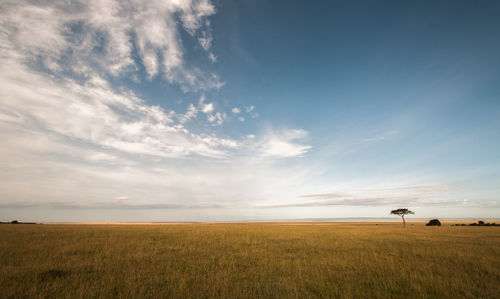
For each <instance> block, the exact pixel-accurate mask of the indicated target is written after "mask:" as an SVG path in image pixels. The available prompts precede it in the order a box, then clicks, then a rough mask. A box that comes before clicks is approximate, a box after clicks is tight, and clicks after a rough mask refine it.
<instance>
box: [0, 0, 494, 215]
mask: <svg viewBox="0 0 500 299" xmlns="http://www.w3.org/2000/svg"><path fill="white" fill-rule="evenodd" d="M0 8H1V9H0V10H1V13H0V19H1V21H2V22H1V23H0V28H1V31H0V33H1V34H0V44H1V47H0V59H1V62H2V63H1V65H0V76H1V80H0V101H1V103H2V105H1V107H0V135H1V136H0V138H1V140H2V144H3V146H2V147H1V148H0V169H1V172H0V206H1V209H0V218H2V220H4V221H5V220H12V219H14V218H16V219H17V218H18V219H19V220H25V221H180V220H183V221H190V220H207V221H214V220H220V221H237V220H269V219H275V220H279V219H301V218H335V217H386V216H388V212H389V211H390V210H391V209H395V208H400V207H407V208H410V209H412V210H414V211H415V212H416V214H415V216H414V217H419V218H427V217H441V218H463V217H475V218H498V217H499V215H500V213H499V212H500V198H499V194H500V155H499V154H498V153H499V152H500V98H499V95H500V35H499V34H498V32H500V21H499V20H498V15H499V13H500V4H498V3H497V2H496V1H476V2H471V1H418V2H415V3H407V2H406V3H405V2H401V1H381V2H377V1H355V2H336V1H314V3H305V2H303V1H223V0H221V1H209V0H178V1H173V0H172V1H149V2H147V3H142V2H141V1H112V0H102V1H96V2H87V1H82V2H78V1H74V2H71V3H66V1H47V2H45V1H41V2H36V3H32V2H30V1H6V2H3V3H2V4H1V5H0ZM11 218H12V219H11Z"/></svg>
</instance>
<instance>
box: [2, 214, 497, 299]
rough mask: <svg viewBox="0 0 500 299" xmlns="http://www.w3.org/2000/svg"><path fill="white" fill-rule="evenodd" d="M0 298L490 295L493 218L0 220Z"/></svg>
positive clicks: (494, 293) (493, 268)
mask: <svg viewBox="0 0 500 299" xmlns="http://www.w3.org/2000/svg"><path fill="white" fill-rule="evenodd" d="M0 266H1V267H0V297H2V298H9V297H66V298H78V297H135V298H138V297H141V298H142V297H176V298H198V297H204V298H213V297H223V298H234V297H238V298H241V297H248V298H255V297H259V298H289V297H293V298H306V297H322V298H360V297H362V298H388V297H405V298H406V297H413V298H417V297H421V298H428V297H439V298H442V297H446V298H461V297H470V298H472V297H476V298H499V296H500V228H499V227H451V226H445V227H425V226H424V225H423V224H422V223H419V224H414V225H409V226H407V228H406V229H405V230H403V229H402V227H401V226H400V225H399V224H396V223H393V224H383V225H374V224H368V223H366V224H360V223H358V224H355V223H351V224H348V223H327V224H326V223H311V224H307V225H304V223H296V224H295V223H249V224H178V225H0Z"/></svg>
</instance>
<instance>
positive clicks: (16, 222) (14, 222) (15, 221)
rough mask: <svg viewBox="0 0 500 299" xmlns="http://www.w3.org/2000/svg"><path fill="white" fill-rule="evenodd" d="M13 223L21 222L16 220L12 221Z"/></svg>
mask: <svg viewBox="0 0 500 299" xmlns="http://www.w3.org/2000/svg"><path fill="white" fill-rule="evenodd" d="M11 223H12V224H18V223H19V222H18V221H17V220H14V221H12V222H11Z"/></svg>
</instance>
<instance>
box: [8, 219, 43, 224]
mask: <svg viewBox="0 0 500 299" xmlns="http://www.w3.org/2000/svg"><path fill="white" fill-rule="evenodd" d="M0 224H36V222H21V221H17V220H13V221H11V222H1V221H0Z"/></svg>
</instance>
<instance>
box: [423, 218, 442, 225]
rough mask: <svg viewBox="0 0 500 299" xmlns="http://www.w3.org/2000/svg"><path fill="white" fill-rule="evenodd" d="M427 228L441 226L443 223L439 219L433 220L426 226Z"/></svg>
mask: <svg viewBox="0 0 500 299" xmlns="http://www.w3.org/2000/svg"><path fill="white" fill-rule="evenodd" d="M426 226H441V221H439V220H438V219H432V220H430V221H429V222H428V223H427V224H426Z"/></svg>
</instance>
